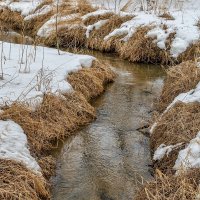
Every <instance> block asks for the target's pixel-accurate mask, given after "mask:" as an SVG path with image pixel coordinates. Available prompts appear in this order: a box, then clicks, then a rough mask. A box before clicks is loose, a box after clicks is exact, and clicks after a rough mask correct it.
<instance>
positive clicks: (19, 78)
mask: <svg viewBox="0 0 200 200" xmlns="http://www.w3.org/2000/svg"><path fill="white" fill-rule="evenodd" d="M1 48H2V43H1V44H0V49H1ZM23 51H24V53H23V54H24V55H23V56H22V52H23ZM3 53H4V62H3V70H4V77H3V80H0V105H1V106H3V105H5V104H8V105H9V104H11V103H12V102H14V101H20V102H25V103H28V104H29V105H30V106H32V107H33V108H34V107H35V106H37V105H38V104H40V103H41V102H42V99H43V95H44V93H48V92H51V93H59V94H63V93H66V92H68V91H70V90H72V87H71V85H70V84H69V83H68V82H67V80H66V76H67V75H68V73H70V72H76V71H78V70H79V69H81V68H82V67H91V66H92V62H93V60H94V59H95V58H94V57H92V56H86V55H76V54H71V53H67V52H63V51H60V55H58V51H57V50H56V49H51V48H46V47H39V46H38V47H36V49H35V47H34V46H32V45H26V46H22V45H18V44H11V52H10V44H9V43H3ZM9 55H10V58H9ZM22 57H23V58H22Z"/></svg>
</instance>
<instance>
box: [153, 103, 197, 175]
mask: <svg viewBox="0 0 200 200" xmlns="http://www.w3.org/2000/svg"><path fill="white" fill-rule="evenodd" d="M199 130H200V103H188V104H185V103H182V102H178V103H176V104H175V105H174V106H173V107H172V108H171V109H169V110H168V111H167V112H166V113H164V114H163V115H162V116H161V118H160V119H159V120H158V121H157V126H156V127H155V129H154V130H153V133H152V134H151V148H152V150H153V151H155V150H156V149H157V148H158V147H159V146H160V145H161V144H165V145H175V144H178V143H183V146H182V147H180V148H179V150H180V149H181V148H184V144H188V143H189V142H190V140H192V139H193V138H195V137H196V134H197V133H198V132H199ZM177 154H178V150H175V151H173V152H171V154H169V155H168V156H166V157H165V158H164V159H162V160H160V161H159V162H156V163H155V166H154V167H157V168H159V169H160V170H162V171H163V172H170V171H171V170H172V167H173V166H174V164H175V161H176V159H177Z"/></svg>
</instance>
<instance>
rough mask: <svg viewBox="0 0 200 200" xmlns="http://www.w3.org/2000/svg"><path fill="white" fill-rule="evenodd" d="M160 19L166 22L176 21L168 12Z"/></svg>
mask: <svg viewBox="0 0 200 200" xmlns="http://www.w3.org/2000/svg"><path fill="white" fill-rule="evenodd" d="M159 17H161V18H163V19H165V20H175V18H174V17H173V16H172V15H171V14H170V13H167V12H165V13H163V14H161V15H159Z"/></svg>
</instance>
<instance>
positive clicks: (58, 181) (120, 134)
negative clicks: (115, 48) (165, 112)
mask: <svg viewBox="0 0 200 200" xmlns="http://www.w3.org/2000/svg"><path fill="white" fill-rule="evenodd" d="M87 53H88V52H87ZM89 53H90V54H91V55H92V54H93V55H94V56H96V57H97V58H98V59H99V60H102V61H107V62H108V63H109V64H111V65H112V66H113V69H114V70H115V71H116V72H117V74H118V77H117V78H116V81H115V83H113V84H111V85H109V86H108V88H107V90H106V92H105V93H104V94H103V95H102V96H100V97H99V98H97V99H96V100H95V101H94V102H93V103H92V104H93V106H94V107H95V108H96V109H97V120H96V121H94V122H93V123H91V124H90V125H88V126H86V127H85V128H83V129H82V130H81V131H79V132H78V133H77V134H76V135H75V136H73V137H72V138H70V139H68V140H67V141H66V142H65V143H64V145H62V147H61V148H60V151H59V153H58V163H57V170H56V176H55V177H54V178H53V185H54V187H53V200H129V199H130V200H132V199H134V195H135V192H136V190H137V189H138V187H139V186H140V184H141V182H142V181H145V180H149V179H151V178H152V177H151V173H150V171H151V169H150V167H149V165H150V164H151V159H150V149H149V138H148V137H147V136H145V134H142V133H140V132H138V131H137V130H136V129H137V128H139V127H142V126H143V125H145V124H146V122H147V121H148V120H149V119H150V116H151V111H152V104H153V101H154V99H155V98H156V97H157V96H158V95H159V93H160V90H161V87H162V82H163V78H164V75H165V74H164V71H163V70H162V69H161V67H159V66H153V65H144V64H133V63H129V62H128V61H124V60H121V59H119V58H118V57H115V56H113V55H106V54H101V53H98V52H93V53H92V52H89Z"/></svg>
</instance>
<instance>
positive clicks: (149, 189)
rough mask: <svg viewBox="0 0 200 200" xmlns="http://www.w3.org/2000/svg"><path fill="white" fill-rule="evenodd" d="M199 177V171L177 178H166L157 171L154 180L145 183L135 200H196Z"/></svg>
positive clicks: (195, 170)
mask: <svg viewBox="0 0 200 200" xmlns="http://www.w3.org/2000/svg"><path fill="white" fill-rule="evenodd" d="M199 177H200V170H199V169H193V170H190V171H189V172H188V173H187V174H180V175H179V176H173V175H169V176H167V175H165V174H163V173H162V172H160V171H159V170H157V172H156V175H155V180H153V181H151V182H149V183H146V184H145V185H144V187H143V188H142V189H141V190H140V191H139V192H138V194H137V196H136V198H135V200H172V199H173V200H186V199H188V200H197V195H199V192H200V191H199Z"/></svg>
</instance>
